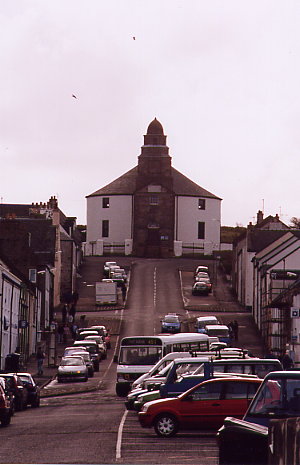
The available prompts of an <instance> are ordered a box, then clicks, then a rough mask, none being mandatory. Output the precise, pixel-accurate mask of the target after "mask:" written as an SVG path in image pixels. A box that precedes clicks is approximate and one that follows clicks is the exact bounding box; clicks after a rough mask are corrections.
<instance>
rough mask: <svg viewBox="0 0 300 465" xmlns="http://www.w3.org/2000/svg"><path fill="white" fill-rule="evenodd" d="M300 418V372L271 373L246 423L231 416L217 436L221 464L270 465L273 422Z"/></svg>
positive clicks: (253, 402)
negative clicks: (270, 427) (269, 434)
mask: <svg viewBox="0 0 300 465" xmlns="http://www.w3.org/2000/svg"><path fill="white" fill-rule="evenodd" d="M299 416H300V372H299V371H275V372H272V373H269V374H268V375H267V376H266V377H265V379H264V381H263V383H262V385H261V387H260V389H259V390H258V391H257V393H256V395H255V397H254V398H253V400H252V402H251V404H250V406H249V408H248V410H247V412H246V413H245V415H244V417H243V420H239V419H237V418H234V417H235V416H230V417H227V418H225V421H224V425H223V426H222V427H221V428H220V429H219V431H218V433H217V440H218V444H219V458H220V461H219V463H220V464H222V465H224V464H228V463H236V464H241V463H243V465H244V464H250V463H251V464H254V463H255V464H258V465H261V464H264V465H266V464H267V463H268V426H269V424H270V420H279V419H281V420H283V419H286V418H291V417H299Z"/></svg>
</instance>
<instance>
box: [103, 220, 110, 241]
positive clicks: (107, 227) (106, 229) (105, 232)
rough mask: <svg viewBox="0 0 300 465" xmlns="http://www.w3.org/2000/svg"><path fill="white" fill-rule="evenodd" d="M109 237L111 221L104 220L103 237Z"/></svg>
mask: <svg viewBox="0 0 300 465" xmlns="http://www.w3.org/2000/svg"><path fill="white" fill-rule="evenodd" d="M108 235H109V221H108V220H102V237H108Z"/></svg>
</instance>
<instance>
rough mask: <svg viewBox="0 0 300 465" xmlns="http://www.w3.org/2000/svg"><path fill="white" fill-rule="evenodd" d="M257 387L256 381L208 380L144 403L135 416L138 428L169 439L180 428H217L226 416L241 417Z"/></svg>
mask: <svg viewBox="0 0 300 465" xmlns="http://www.w3.org/2000/svg"><path fill="white" fill-rule="evenodd" d="M260 384H261V380H260V379H258V378H248V379H244V378H239V377H228V378H222V379H211V380H208V381H204V382H202V383H200V384H199V385H197V386H195V387H193V388H192V389H189V390H188V391H187V392H185V393H183V394H181V395H180V396H179V397H177V398H173V399H161V400H154V401H152V402H147V403H146V404H144V406H143V407H142V409H141V411H140V412H139V413H138V417H139V421H140V424H141V426H142V427H144V428H151V427H154V429H155V432H156V434H157V435H158V436H162V437H171V436H174V435H175V434H176V433H177V432H178V431H179V430H182V429H189V430H190V429H192V430H193V429H201V428H205V429H211V428H212V429H217V428H219V427H220V426H221V425H222V424H223V421H224V419H225V417H226V416H228V414H227V413H226V412H234V413H231V414H232V415H235V416H236V417H238V418H242V417H243V415H244V414H245V411H246V410H247V408H248V406H249V403H250V400H251V399H252V398H253V396H254V394H255V392H256V390H257V389H258V387H259V386H260Z"/></svg>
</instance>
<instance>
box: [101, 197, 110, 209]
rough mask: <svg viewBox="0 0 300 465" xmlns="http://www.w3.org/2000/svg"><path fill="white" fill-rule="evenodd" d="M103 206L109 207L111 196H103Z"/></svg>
mask: <svg viewBox="0 0 300 465" xmlns="http://www.w3.org/2000/svg"><path fill="white" fill-rule="evenodd" d="M102 208H109V197H103V199H102Z"/></svg>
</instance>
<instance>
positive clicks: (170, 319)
mask: <svg viewBox="0 0 300 465" xmlns="http://www.w3.org/2000/svg"><path fill="white" fill-rule="evenodd" d="M163 321H164V322H165V323H178V318H177V317H176V316H166V317H165V318H164V319H163Z"/></svg>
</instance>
